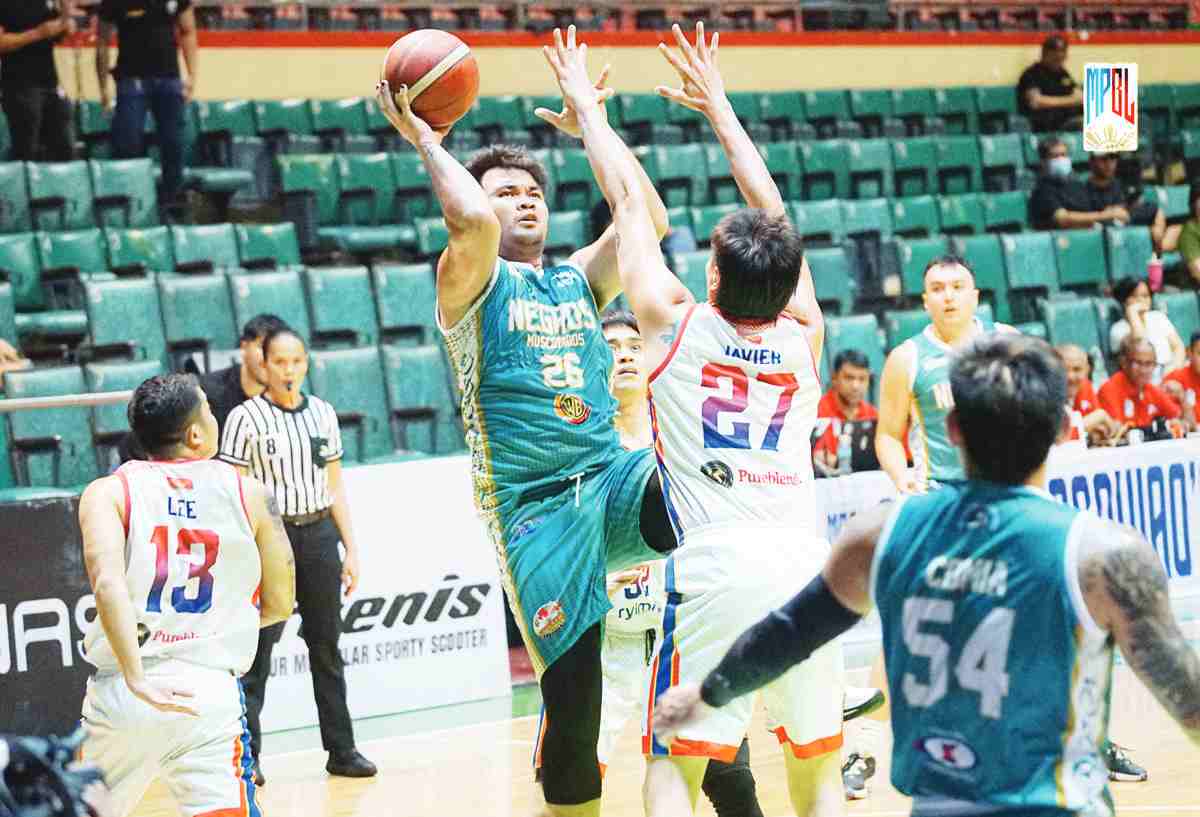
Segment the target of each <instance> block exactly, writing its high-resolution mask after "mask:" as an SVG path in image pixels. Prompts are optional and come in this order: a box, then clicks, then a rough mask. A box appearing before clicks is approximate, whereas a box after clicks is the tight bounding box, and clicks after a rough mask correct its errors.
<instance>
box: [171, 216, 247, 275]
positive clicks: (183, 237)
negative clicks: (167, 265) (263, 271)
mask: <svg viewBox="0 0 1200 817" xmlns="http://www.w3.org/2000/svg"><path fill="white" fill-rule="evenodd" d="M171 247H172V249H173V250H174V254H175V269H176V270H177V271H179V272H200V271H208V272H216V271H219V270H228V269H237V267H238V264H239V263H240V262H241V259H240V258H239V257H238V246H237V236H236V234H235V233H234V231H233V225H232V224H197V225H192V226H182V227H181V226H174V227H172V228H171Z"/></svg>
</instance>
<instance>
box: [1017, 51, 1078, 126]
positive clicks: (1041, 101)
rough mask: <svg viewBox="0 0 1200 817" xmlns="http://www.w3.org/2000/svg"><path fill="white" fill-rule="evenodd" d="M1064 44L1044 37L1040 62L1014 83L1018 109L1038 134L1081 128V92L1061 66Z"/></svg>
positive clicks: (1063, 58) (1027, 69)
mask: <svg viewBox="0 0 1200 817" xmlns="http://www.w3.org/2000/svg"><path fill="white" fill-rule="evenodd" d="M1066 61H1067V41H1066V40H1064V39H1063V38H1062V37H1059V36H1053V37H1047V38H1046V40H1045V42H1043V43H1042V58H1041V59H1040V60H1039V61H1037V62H1035V63H1034V64H1033V65H1031V66H1029V67H1028V68H1026V69H1025V71H1024V73H1022V74H1021V78H1020V79H1019V80H1018V81H1017V109H1018V110H1019V111H1020V112H1021V113H1022V114H1023V115H1024V116H1025V117H1026V118H1027V119H1028V120H1029V124H1030V127H1032V128H1033V130H1034V131H1035V132H1037V133H1043V132H1045V131H1062V130H1072V129H1074V128H1078V127H1081V126H1082V125H1083V91H1082V90H1081V89H1080V88H1079V83H1077V82H1076V81H1075V78H1074V77H1072V76H1071V73H1070V72H1069V71H1067V69H1066V68H1064V67H1063V65H1064V64H1065V63H1066Z"/></svg>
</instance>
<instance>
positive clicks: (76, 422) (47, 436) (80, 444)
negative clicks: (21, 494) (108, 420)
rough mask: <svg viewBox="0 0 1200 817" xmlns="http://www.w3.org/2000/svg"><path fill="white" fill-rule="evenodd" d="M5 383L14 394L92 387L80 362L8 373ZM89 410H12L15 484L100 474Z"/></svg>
mask: <svg viewBox="0 0 1200 817" xmlns="http://www.w3.org/2000/svg"><path fill="white" fill-rule="evenodd" d="M4 387H5V393H6V396H7V397H10V398H27V397H58V396H61V395H66V394H84V393H86V392H87V384H86V383H85V382H84V379H83V371H82V370H81V369H80V368H79V367H78V366H58V367H53V368H37V369H26V370H24V371H13V372H8V373H7V374H6V375H5V376H4ZM90 414H91V412H90V410H89V409H87V408H85V407H82V406H71V407H67V408H53V409H39V410H37V411H17V412H12V413H10V414H8V415H7V417H8V445H9V456H10V457H11V460H12V470H13V475H14V477H15V480H16V483H17V484H18V485H26V486H34V485H37V486H55V487H70V486H77V485H83V484H84V483H87V482H90V481H91V480H93V479H95V478H96V477H97V476H98V475H99V469H98V468H97V465H96V456H95V454H94V452H93V450H92V430H91V422H90Z"/></svg>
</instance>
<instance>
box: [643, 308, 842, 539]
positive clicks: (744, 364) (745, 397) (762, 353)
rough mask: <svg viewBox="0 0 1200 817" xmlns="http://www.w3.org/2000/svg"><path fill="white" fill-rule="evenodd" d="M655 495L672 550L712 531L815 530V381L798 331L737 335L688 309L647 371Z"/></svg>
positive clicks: (782, 322) (709, 314) (712, 313)
mask: <svg viewBox="0 0 1200 817" xmlns="http://www.w3.org/2000/svg"><path fill="white" fill-rule="evenodd" d="M649 391H650V419H651V424H652V428H653V431H654V449H655V454H656V455H657V457H658V467H659V474H660V476H661V477H662V484H663V494H664V496H665V497H666V500H667V509H668V512H669V514H670V517H671V521H672V523H673V525H674V526H675V533H676V536H678V537H679V541H680V544H683V541H684V537H685V536H686V535H687V534H688V533H690V532H692V531H695V530H698V529H701V528H705V527H708V526H712V525H729V524H738V523H750V524H751V525H768V526H788V527H797V528H800V529H802V530H804V531H806V532H808V533H810V534H811V535H813V536H814V537H817V538H824V530H823V529H820V530H818V526H817V524H816V523H817V517H816V497H815V492H814V488H813V466H812V443H811V435H812V430H813V426H814V425H815V424H816V420H817V404H818V403H819V402H820V400H821V382H820V378H819V376H818V374H817V369H816V363H815V360H814V358H813V353H812V347H811V346H810V345H809V342H808V336H807V335H806V334H805V331H804V328H803V327H802V326H801V325H800V324H799V323H798V322H796V321H795V320H793V319H792V318H790V317H787V316H780V318H779V320H778V321H777V322H776V323H775V325H773V326H770V327H766V328H764V329H762V330H761V331H759V332H756V333H754V334H750V335H745V336H742V335H739V334H738V330H737V328H736V327H734V326H733V325H732V324H730V323H729V322H728V321H726V320H725V319H724V318H723V317H722V316H721V315H720V313H719V312H717V310H716V309H714V308H713V306H712V305H710V304H707V303H704V304H696V305H695V306H693V307H692V308H691V310H689V312H688V314H687V316H686V317H685V318H684V320H683V323H682V325H681V326H680V327H679V332H678V334H677V335H676V337H675V344H674V346H672V348H671V351H670V352H669V353H668V355H667V357H666V359H665V360H664V361H663V362H662V364H661V365H660V366H659V367H658V368H657V369H656V370H655V371H654V372H653V373H652V374H651V375H650V384H649Z"/></svg>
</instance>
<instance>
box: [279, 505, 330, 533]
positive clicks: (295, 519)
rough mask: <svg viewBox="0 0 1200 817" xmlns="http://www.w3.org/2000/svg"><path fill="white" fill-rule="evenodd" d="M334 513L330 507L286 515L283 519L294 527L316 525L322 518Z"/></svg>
mask: <svg viewBox="0 0 1200 817" xmlns="http://www.w3.org/2000/svg"><path fill="white" fill-rule="evenodd" d="M332 515H333V511H331V510H330V509H329V508H325V509H323V510H320V511H313V512H312V513H302V514H300V515H298V516H285V517H284V518H283V521H284V522H286V523H288V524H289V525H291V526H293V527H296V528H304V527H308V526H309V525H315V524H317V523H318V522H320V521H321V520H322V519H328V518H329V517H330V516H332Z"/></svg>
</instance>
